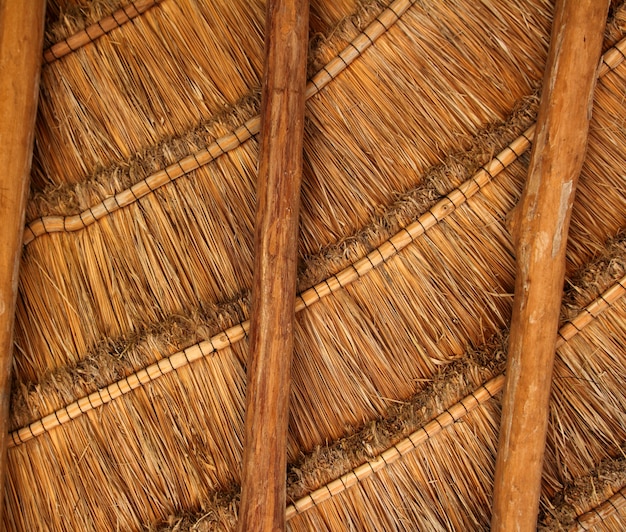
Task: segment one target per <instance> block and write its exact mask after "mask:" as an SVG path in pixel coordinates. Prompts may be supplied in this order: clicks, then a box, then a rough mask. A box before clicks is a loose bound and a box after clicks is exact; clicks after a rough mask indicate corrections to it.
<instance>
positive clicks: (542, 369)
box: [491, 0, 609, 532]
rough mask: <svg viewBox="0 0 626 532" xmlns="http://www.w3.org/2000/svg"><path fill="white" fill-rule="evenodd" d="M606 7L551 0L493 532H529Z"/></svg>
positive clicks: (603, 2) (519, 215)
mask: <svg viewBox="0 0 626 532" xmlns="http://www.w3.org/2000/svg"><path fill="white" fill-rule="evenodd" d="M608 3H609V2H608V0H558V1H557V5H556V12H555V17H554V22H553V27H552V36H551V42H550V51H549V55H548V63H547V67H546V74H545V76H544V82H543V91H542V95H541V103H540V108H539V116H538V119H537V135H536V140H535V144H534V146H533V151H532V155H531V161H530V168H529V175H528V180H527V182H526V185H525V188H524V192H523V194H522V198H521V200H520V204H519V205H518V207H517V208H516V212H515V215H514V220H513V227H512V232H513V238H514V241H515V247H516V255H517V258H516V260H517V277H516V281H515V299H514V303H513V318H512V322H511V332H510V337H509V353H508V360H507V371H506V384H505V387H504V392H503V399H502V401H503V404H502V408H503V410H502V423H501V428H500V437H499V442H498V457H497V462H496V474H495V485H494V502H493V515H492V521H491V527H492V530H493V531H494V532H498V531H512V530H520V531H530V530H533V531H534V530H536V523H537V514H538V508H539V497H540V494H541V474H542V470H543V456H544V449H545V439H546V431H547V426H548V409H549V400H550V386H551V380H552V367H553V363H554V354H555V345H556V338H557V330H558V321H559V312H560V307H561V297H562V293H563V282H564V276H565V246H566V242H567V233H568V230H569V222H570V215H571V207H572V204H573V201H574V193H575V189H576V184H577V181H578V176H579V174H580V170H581V168H582V165H583V161H584V157H585V150H586V145H587V132H588V128H589V120H590V117H591V105H592V100H593V89H594V86H595V81H596V71H597V67H598V61H599V58H600V52H601V47H602V36H603V30H604V26H605V24H606V15H607V10H608Z"/></svg>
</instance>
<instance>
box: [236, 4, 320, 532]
mask: <svg viewBox="0 0 626 532" xmlns="http://www.w3.org/2000/svg"><path fill="white" fill-rule="evenodd" d="M308 2H309V0H269V1H268V4H267V19H266V37H265V72H264V75H263V90H262V95H261V133H260V135H261V139H260V155H259V158H260V160H259V178H258V183H257V207H256V220H255V241H254V254H255V257H254V277H253V286H252V314H251V318H250V354H249V358H248V371H247V388H246V418H245V442H244V455H243V465H242V488H241V507H240V515H239V530H241V531H245V532H247V531H265V530H268V531H269V530H272V531H274V530H284V529H285V508H286V482H287V456H286V449H287V425H288V420H289V408H288V406H289V392H290V383H291V359H292V352H293V321H294V318H295V300H296V274H297V250H298V218H299V206H300V182H301V176H302V144H303V135H304V102H305V88H306V68H307V49H308V18H309V16H308V14H309V3H308Z"/></svg>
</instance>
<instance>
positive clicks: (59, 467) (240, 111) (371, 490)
mask: <svg viewBox="0 0 626 532" xmlns="http://www.w3.org/2000/svg"><path fill="white" fill-rule="evenodd" d="M119 8H120V5H119V4H115V5H113V4H107V9H108V11H106V10H105V11H106V13H105V12H104V11H103V12H102V13H100V15H101V16H103V17H104V16H108V15H110V14H111V13H113V12H115V11H116V10H117V9H119ZM311 8H312V11H311V23H312V35H313V34H316V36H315V37H314V38H313V41H312V56H313V59H312V63H311V65H310V76H309V79H310V80H321V79H325V80H326V81H324V84H323V86H319V87H316V83H318V81H316V82H315V83H314V82H313V81H311V83H310V85H309V90H310V94H309V96H310V98H309V100H308V102H307V105H308V116H307V127H306V133H305V175H304V183H303V200H302V201H303V203H302V209H303V212H302V217H301V235H302V236H301V241H300V260H301V267H300V284H299V293H300V295H301V299H300V300H299V302H298V315H297V326H296V357H295V360H294V374H293V379H294V382H293V391H292V398H291V411H292V415H291V422H290V439H289V446H288V456H289V462H290V469H289V476H288V498H289V499H290V500H291V501H292V502H291V504H290V505H289V506H288V507H287V509H286V515H287V518H288V519H289V521H288V526H289V527H291V529H310V528H313V529H322V530H323V529H332V530H340V529H344V528H347V527H349V526H354V527H357V528H360V529H370V530H384V529H398V528H408V529H414V528H417V529H456V530H477V529H482V528H485V527H486V526H487V524H488V522H489V512H490V504H491V486H492V482H493V467H494V453H495V443H496V437H497V428H498V423H499V403H498V401H499V399H498V386H499V385H500V384H498V383H501V381H502V379H501V377H499V376H500V375H501V372H502V370H503V369H504V357H503V354H502V353H503V346H502V342H503V341H505V339H506V326H507V324H508V321H509V318H510V308H511V301H510V293H511V292H512V286H513V278H512V277H513V259H512V257H511V245H510V240H509V237H508V233H507V230H506V224H505V218H506V216H507V214H508V212H509V211H510V209H511V208H512V207H513V206H514V205H515V203H516V202H517V199H518V197H519V193H520V191H521V187H522V182H523V179H524V178H525V173H526V167H527V163H528V148H529V146H530V142H532V134H533V132H532V124H533V122H534V119H535V112H536V102H535V99H534V97H533V95H534V94H536V89H537V86H538V80H539V79H540V78H541V76H542V74H543V66H544V61H545V54H546V50H547V38H548V34H549V27H550V21H551V13H552V4H551V2H548V1H547V0H546V1H545V2H544V1H534V2H531V1H528V2H524V3H522V5H520V3H518V2H491V1H487V0H485V1H483V2H470V1H462V0H456V1H455V2H453V3H449V2H446V3H443V2H435V1H425V2H417V3H415V4H413V3H411V2H400V1H398V2H394V3H393V4H391V9H390V10H387V9H386V6H384V5H378V4H373V3H370V4H367V5H366V6H363V7H361V8H359V9H358V10H357V6H356V4H355V3H354V2H344V3H338V2H328V3H324V2H321V1H320V2H317V3H315V2H314V3H312V6H311ZM96 11H97V10H94V11H93V13H94V16H92V15H91V13H88V14H87V15H88V18H87V20H86V21H85V24H86V26H87V27H88V26H89V25H91V24H95V23H97V20H98V17H97V16H96V15H97V13H96ZM49 12H52V13H54V9H53V10H52V11H50V10H49ZM262 13H263V6H262V5H261V4H257V3H254V2H232V3H216V2H199V3H197V4H196V3H195V2H191V1H189V2H188V1H184V0H164V1H162V2H160V3H158V5H156V6H154V7H152V8H150V9H148V10H147V11H145V12H144V13H142V14H141V15H139V16H137V17H135V18H133V19H132V21H128V22H126V23H124V24H122V25H121V26H120V27H119V28H117V29H114V30H112V31H110V32H109V33H106V34H105V35H102V36H101V37H99V38H97V39H96V40H95V41H94V42H93V43H91V44H87V45H85V46H83V47H81V48H80V49H78V50H76V51H74V52H72V53H71V54H68V55H66V56H65V57H63V58H61V59H59V60H57V61H54V62H52V63H50V64H49V65H47V66H45V67H44V70H43V72H42V83H43V90H42V98H41V104H40V109H41V111H40V118H39V123H38V136H37V153H36V169H35V172H34V174H33V182H34V185H33V194H32V198H31V202H30V205H29V210H28V213H27V218H28V220H29V221H31V222H34V223H33V225H32V226H31V227H34V225H35V224H37V223H40V224H42V227H43V228H44V231H43V233H48V232H49V233H50V234H40V235H39V234H37V236H36V237H35V238H32V241H30V242H28V244H27V245H26V247H25V252H24V264H23V269H22V279H21V284H20V298H19V302H18V303H19V308H18V313H17V337H16V343H17V355H16V356H17V360H16V364H15V381H14V390H15V393H14V397H13V418H12V430H13V432H12V439H13V443H14V446H13V447H12V448H11V449H10V450H9V456H8V463H9V471H8V474H9V480H8V486H7V499H6V501H7V504H6V507H7V512H6V515H5V525H6V527H7V528H8V529H15V530H32V529H37V528H41V527H42V526H43V527H44V528H46V527H47V528H49V529H52V530H68V529H70V530H72V529H75V530H93V529H96V530H110V529H115V527H118V526H119V528H120V529H130V530H139V529H142V527H153V528H159V527H166V528H167V527H172V528H176V527H178V529H181V528H182V529H184V528H185V527H188V528H189V527H193V526H195V527H196V529H202V527H205V528H211V527H216V528H218V527H220V526H222V527H225V528H228V527H229V526H232V525H233V524H234V522H235V517H236V510H237V504H238V503H237V500H238V499H237V495H236V494H237V492H238V486H239V481H240V479H239V466H240V461H241V449H242V447H241V446H242V434H243V432H242V428H243V417H242V416H243V397H244V387H245V360H246V337H245V334H246V327H247V326H246V320H247V319H248V310H249V307H248V293H247V291H248V289H249V287H250V283H251V274H252V271H251V237H252V212H253V205H254V198H253V190H254V181H255V168H256V163H257V156H258V153H257V140H256V137H255V132H254V131H250V132H248V133H246V134H245V135H249V136H245V135H244V131H245V127H244V126H245V124H247V123H249V121H250V120H254V117H255V116H256V115H257V114H258V102H259V100H258V93H257V89H258V86H259V75H260V68H261V65H260V57H261V51H262V44H261V43H262V34H261V28H262V27H263V20H262ZM355 13H356V14H355ZM625 14H626V12H625V11H624V9H623V8H622V7H620V6H614V8H613V15H612V19H611V20H612V22H611V24H610V26H609V29H608V30H607V36H606V41H605V46H604V50H605V54H604V63H603V64H602V65H601V68H600V70H599V81H598V86H597V89H596V98H595V107H594V118H593V122H592V126H591V138H590V146H589V154H588V156H587V161H586V164H585V167H584V169H583V174H582V176H581V181H580V185H579V192H578V196H577V198H578V199H577V203H576V205H575V208H574V214H573V218H572V229H571V235H570V240H569V244H568V245H569V248H568V249H569V251H568V282H567V284H566V287H565V288H566V299H565V304H564V306H563V326H562V328H561V333H562V336H563V340H562V345H560V347H559V349H558V357H557V363H556V369H555V375H556V376H555V381H554V382H555V383H554V398H553V401H552V410H551V412H552V413H551V425H550V428H549V434H548V456H547V460H546V467H545V472H544V480H543V498H542V509H541V511H542V523H543V525H545V526H553V527H554V528H555V529H557V530H558V529H559V527H561V528H565V529H568V528H572V527H574V526H578V525H580V526H581V527H584V526H586V523H589V522H591V521H589V519H590V517H589V516H590V515H602V516H603V517H602V519H603V520H605V521H604V522H606V523H607V525H606V526H607V527H610V526H613V524H614V523H619V522H620V521H619V520H620V519H621V517H620V512H621V511H622V510H620V509H621V508H622V506H620V504H619V500H620V495H619V493H620V490H621V489H622V488H623V487H624V485H626V476H625V474H624V465H623V460H622V459H621V458H620V457H621V456H623V452H622V451H623V444H624V440H625V432H626V426H625V425H626V424H625V419H624V414H623V412H624V410H625V406H626V397H625V396H624V393H623V385H622V383H623V376H624V375H625V374H626V368H625V363H624V352H625V351H626V349H625V347H626V346H625V343H626V340H625V338H626V330H625V329H626V327H625V325H624V324H625V322H624V313H625V312H626V306H625V305H626V303H625V300H624V298H623V297H622V294H623V289H624V286H625V285H626V280H624V275H625V274H626V259H625V258H624V255H625V244H624V237H623V233H620V230H622V229H623V228H624V225H625V218H626V208H625V207H626V199H625V194H624V188H625V187H624V178H623V173H622V169H623V168H624V166H625V165H624V162H625V161H624V159H625V157H624V149H623V147H624V145H625V142H626V137H625V136H624V133H623V130H622V128H621V127H620V124H621V118H620V117H621V116H623V114H624V105H625V104H624V102H623V91H624V79H625V77H626V65H624V63H623V59H624V56H623V54H622V52H621V50H626V45H624V44H623V43H621V41H620V39H621V38H622V37H623V36H624V34H626V28H624V26H623V20H624V15H625ZM90 17H91V18H90ZM79 29H80V28H79V27H77V26H72V27H71V28H69V30H70V31H69V32H68V33H63V32H62V31H61V30H62V29H59V27H57V31H56V32H55V34H54V40H55V42H56V41H61V40H63V39H65V38H67V37H69V34H70V33H74V32H76V31H77V30H79ZM49 35H50V32H49ZM350 43H354V45H353V44H350ZM49 44H52V42H50V43H49ZM613 45H617V48H611V47H612V46H613ZM344 63H345V64H344ZM316 76H317V77H316ZM320 84H321V82H320ZM529 128H531V129H530V131H529ZM233 135H234V137H235V140H234V141H233V140H232V138H233ZM238 136H239V137H240V138H237V137H238ZM223 139H231V140H230V141H229V142H231V144H229V145H228V146H225V145H224V144H223V142H224V140H223ZM220 145H222V146H224V149H222V148H219V146H220ZM212 146H217V148H212ZM218 148H219V149H218ZM205 150H206V152H205ZM211 150H214V153H213V152H211ZM222 152H226V153H222ZM205 153H209V154H210V157H206V156H205V157H206V159H202V158H201V157H202V156H203V154H205ZM194 158H195V159H197V162H196V163H194V164H196V166H195V167H194V168H191V163H190V162H184V163H183V162H182V161H192V160H194ZM178 161H181V164H180V165H178ZM187 164H189V165H190V166H189V167H187V166H186V165H187ZM165 169H169V170H168V171H167V172H165ZM175 169H176V170H175ZM186 169H187V171H185V170H186ZM174 171H178V172H180V175H177V177H175V178H174V179H169V178H168V179H165V180H164V181H163V183H159V186H158V187H157V186H154V185H155V182H154V181H152V180H151V179H155V178H151V176H153V175H157V174H158V175H162V173H163V172H164V173H165V175H166V176H167V173H168V172H170V173H172V172H174ZM159 172H162V173H161V174H159ZM172 175H174V174H172ZM133 187H143V188H142V190H143V189H145V188H147V191H145V194H143V193H142V194H139V193H137V191H138V190H139V189H138V188H135V191H134V192H128V191H129V190H132V189H133ZM151 188H153V189H154V190H150V189H151ZM125 191H126V192H125ZM119 194H126V195H127V196H129V197H131V199H133V201H131V202H129V203H128V204H127V205H120V208H116V207H117V206H116V200H114V199H111V198H116V195H119ZM133 194H135V195H136V196H137V197H136V198H133V197H132V196H133ZM117 198H119V196H117ZM117 203H120V202H119V201H117ZM98 205H106V207H100V209H103V208H104V211H105V212H104V215H103V216H101V217H99V216H95V215H93V218H94V220H93V221H92V220H91V218H90V214H89V212H90V209H91V211H95V209H96V208H98ZM109 211H110V212H109ZM97 212H99V211H97ZM81 213H85V214H82V219H84V220H85V222H89V223H85V224H84V225H86V227H82V224H81V227H77V228H74V227H70V226H69V222H70V220H71V219H72V218H71V217H76V216H77V215H78V217H79V218H81ZM50 216H52V217H63V218H61V220H62V221H61V223H60V228H61V230H58V229H57V226H58V223H57V222H55V223H56V224H57V225H54V228H55V229H56V230H54V231H48V230H47V229H46V227H47V226H46V223H47V222H46V221H50V220H51V218H48V217H50ZM95 218H99V219H98V220H97V221H95ZM39 219H41V220H43V221H42V222H37V220H39ZM63 220H64V221H65V222H64V221H63ZM64 223H65V224H66V225H64ZM50 228H51V229H52V228H53V226H52V224H50ZM615 235H617V237H616V238H614V239H613V240H612V241H610V242H608V239H610V238H611V237H615ZM494 335H495V336H494ZM175 368H176V369H175ZM494 379H495V380H494ZM494 383H495V384H494ZM492 396H493V397H492ZM408 442H410V444H409V443H408ZM607 472H610V474H609V473H607ZM589 486H594V487H597V489H596V491H593V490H592V489H591V488H589ZM609 507H610V508H613V509H614V511H612V512H608V510H607V508H609ZM594 508H597V509H598V512H596V513H594ZM577 523H578V525H577ZM599 526H602V525H601V524H600V525H599ZM609 529H610V528H609Z"/></svg>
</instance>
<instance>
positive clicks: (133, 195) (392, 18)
mask: <svg viewBox="0 0 626 532" xmlns="http://www.w3.org/2000/svg"><path fill="white" fill-rule="evenodd" d="M414 3H415V1H414V0H413V1H409V0H396V1H395V2H393V3H392V4H391V5H390V6H389V7H387V8H386V9H385V10H384V11H383V12H382V13H381V14H380V15H378V17H377V18H376V19H375V20H374V22H372V23H371V24H369V25H368V26H367V27H366V28H365V30H363V32H361V34H359V35H358V36H357V37H356V38H355V39H353V40H352V41H351V42H350V43H349V44H348V45H347V46H346V47H345V48H344V49H343V51H342V52H340V53H339V54H338V56H337V57H335V58H334V59H332V60H331V61H329V62H328V63H327V64H326V65H325V66H323V67H322V68H321V69H320V70H319V71H318V72H317V74H315V75H314V76H313V77H312V78H311V80H310V81H309V83H308V84H307V89H306V98H307V99H309V98H311V97H313V96H314V95H316V94H317V93H319V92H320V91H321V90H322V89H323V88H324V87H325V86H326V85H328V84H329V83H330V82H331V81H332V80H333V79H335V78H336V77H337V76H338V75H339V74H340V73H341V72H343V71H344V70H345V69H346V68H348V66H349V65H350V64H351V63H352V62H353V61H354V60H356V59H357V58H358V57H360V56H361V55H362V54H363V52H364V51H365V50H366V49H367V48H369V47H370V46H371V45H373V44H374V42H375V41H376V39H378V38H379V37H380V36H382V35H383V34H384V33H385V32H386V31H387V30H388V29H389V28H391V27H392V26H393V25H394V24H395V23H396V22H397V21H398V20H400V18H401V17H402V16H403V15H404V14H405V13H406V12H407V11H408V10H409V8H410V7H411V6H412V5H413V4H414ZM623 45H624V47H625V48H626V42H624V44H623ZM619 58H621V60H619V62H616V63H615V65H614V66H613V68H614V67H615V66H617V65H618V64H619V63H620V62H621V61H622V60H623V56H621V55H620V54H612V55H611V57H610V58H607V64H609V61H617V60H618V59H619ZM607 71H608V70H607ZM604 73H606V72H605V71H603V72H602V74H604ZM259 128H260V116H259V115H257V116H255V117H253V118H251V119H249V120H247V121H246V122H245V123H244V124H242V125H241V126H239V127H238V128H236V129H234V130H233V132H232V133H230V134H228V135H224V136H222V137H220V138H218V139H216V140H215V141H214V142H213V143H211V144H210V145H209V147H207V148H206V149H204V150H201V151H200V152H197V153H194V154H192V155H189V156H187V157H185V158H183V159H181V160H179V161H178V162H176V163H174V164H171V165H169V166H167V167H166V168H164V169H163V170H160V171H158V172H155V173H153V174H151V175H150V176H148V177H147V178H145V179H143V180H141V181H139V182H138V183H136V184H135V185H133V186H132V187H130V188H128V189H126V190H123V191H121V192H118V193H117V194H115V195H113V196H110V197H109V198H106V199H105V200H103V201H102V202H100V203H98V204H96V205H93V206H91V207H89V208H88V209H86V210H84V211H82V212H81V213H79V214H75V215H71V216H45V217H42V218H39V219H36V220H33V221H32V222H30V223H29V224H27V226H26V228H25V230H24V239H23V244H24V245H25V246H26V245H28V244H30V243H31V242H33V241H34V240H35V239H36V238H38V237H40V236H42V235H44V234H47V233H53V232H73V231H79V230H81V229H84V228H85V227H87V226H89V225H91V224H93V223H95V222H96V221H98V220H100V219H102V218H104V217H106V216H108V215H109V214H111V213H113V212H115V211H117V210H119V209H121V208H123V207H127V206H128V205H131V204H133V203H135V202H136V201H138V200H139V199H141V198H142V197H144V196H147V195H148V194H150V193H152V192H154V191H155V190H157V189H158V188H161V187H162V186H165V185H167V184H168V183H170V182H172V181H174V180H176V179H178V178H180V177H182V176H183V175H187V174H188V173H189V172H191V171H193V170H196V169H198V168H200V167H201V166H204V165H206V164H208V163H210V162H211V161H213V160H215V159H217V158H218V157H219V156H221V155H223V154H226V153H228V152H230V151H232V150H234V149H236V148H238V147H239V146H241V145H242V144H243V143H244V142H246V141H247V140H248V139H250V138H251V137H253V136H255V135H256V134H258V132H259Z"/></svg>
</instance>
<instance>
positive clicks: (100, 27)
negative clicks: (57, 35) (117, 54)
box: [43, 0, 163, 64]
mask: <svg viewBox="0 0 626 532" xmlns="http://www.w3.org/2000/svg"><path fill="white" fill-rule="evenodd" d="M162 1H163V0H136V1H135V2H131V3H130V4H128V5H125V6H124V7H122V8H120V9H118V10H117V11H115V12H113V13H112V14H111V15H109V16H108V17H104V18H103V19H101V20H99V21H98V22H96V23H94V24H91V25H89V26H87V27H86V28H85V29H84V30H81V31H79V32H77V33H75V34H74V35H71V36H70V37H68V38H67V39H64V40H62V41H59V42H57V43H55V44H53V45H52V46H50V47H49V48H47V49H46V50H44V54H43V60H44V64H50V63H52V62H54V61H56V60H58V59H61V58H62V57H64V56H66V55H68V54H70V53H72V52H75V51H76V50H78V49H79V48H82V47H83V46H85V45H87V44H89V43H92V42H94V41H95V40H97V39H99V38H100V37H102V36H103V35H106V34H107V33H109V32H111V31H113V30H114V29H116V28H119V27H120V26H123V25H124V24H126V23H127V22H129V21H131V20H132V19H134V18H135V17H138V16H139V15H141V14H142V13H144V12H146V11H147V10H148V9H150V8H152V7H154V6H156V5H157V4H158V3H159V2H162Z"/></svg>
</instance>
